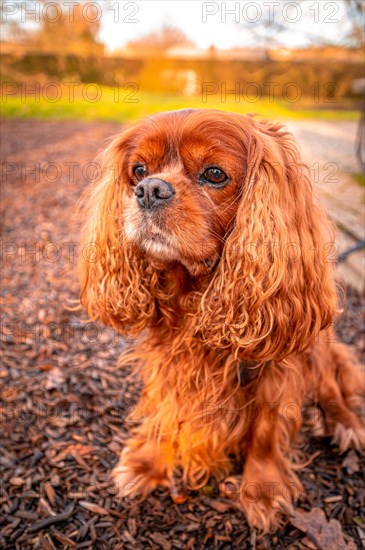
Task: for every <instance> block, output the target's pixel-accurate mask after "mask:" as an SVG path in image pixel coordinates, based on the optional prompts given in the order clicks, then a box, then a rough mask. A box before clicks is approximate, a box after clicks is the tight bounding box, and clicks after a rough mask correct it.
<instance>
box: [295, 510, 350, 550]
mask: <svg viewBox="0 0 365 550" xmlns="http://www.w3.org/2000/svg"><path fill="white" fill-rule="evenodd" d="M290 523H291V524H292V525H294V527H296V528H297V529H300V530H301V531H303V533H306V534H307V537H308V538H309V540H310V541H311V542H312V543H314V544H315V546H316V548H318V549H321V550H322V549H324V548H325V549H326V550H356V544H355V543H354V541H353V540H350V542H348V543H346V542H345V539H344V536H343V532H342V529H341V524H340V522H339V521H337V520H336V519H331V520H330V521H327V518H326V516H325V513H324V512H323V510H321V509H320V508H313V509H312V510H311V511H310V512H303V511H302V510H296V511H295V513H294V515H293V516H292V518H291V520H290Z"/></svg>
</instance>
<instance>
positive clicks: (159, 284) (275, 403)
mask: <svg viewBox="0 0 365 550" xmlns="http://www.w3.org/2000/svg"><path fill="white" fill-rule="evenodd" d="M102 162H103V175H102V177H101V178H100V181H99V183H98V184H97V185H94V186H93V188H91V189H89V191H88V193H87V198H86V211H87V214H86V215H87V219H86V223H85V226H84V230H83V243H84V244H88V245H90V243H93V247H94V255H93V257H92V258H90V255H88V258H83V259H82V260H81V284H82V292H81V302H82V304H83V305H84V306H85V307H86V309H87V310H88V313H89V315H90V317H91V318H92V319H94V320H100V321H102V322H103V323H105V324H106V325H109V326H111V327H113V328H114V329H116V330H117V331H119V332H121V333H122V334H124V335H127V336H128V337H129V338H130V337H131V336H133V337H137V339H136V341H135V343H134V344H133V345H132V346H131V347H130V348H128V349H127V351H126V352H125V353H124V356H123V361H124V362H127V363H128V364H131V363H133V364H135V365H137V366H138V368H139V372H140V373H141V375H142V379H143V382H144V389H143V393H142V396H141V400H140V402H139V405H138V412H139V413H140V417H141V423H140V424H139V425H138V427H137V428H136V429H135V430H134V433H133V434H132V436H131V437H130V439H129V440H128V442H127V445H126V447H125V448H124V450H123V452H122V454H121V457H120V460H119V463H118V464H117V466H116V467H115V469H114V471H113V479H114V480H115V482H116V483H117V484H118V487H119V491H120V494H121V495H123V496H126V495H128V494H131V493H132V492H133V493H134V494H135V492H136V491H137V492H138V493H139V494H141V496H142V497H144V496H146V495H147V494H148V493H149V492H150V491H152V490H153V489H154V488H156V487H157V486H158V485H167V486H169V487H170V489H171V491H172V496H173V497H174V498H175V501H176V502H178V501H179V500H181V499H182V497H181V494H180V492H181V489H179V490H178V491H177V489H176V488H177V486H179V487H182V486H183V487H185V488H188V489H197V488H200V487H202V486H204V485H205V484H207V482H208V480H209V477H210V476H215V478H217V480H218V481H220V482H221V485H220V486H221V489H222V491H223V489H224V487H226V488H227V484H225V480H227V476H229V475H230V473H231V472H232V470H233V466H234V464H235V463H236V465H237V464H242V467H243V472H242V475H241V476H239V478H238V477H237V478H233V477H232V476H230V477H228V480H231V481H232V479H237V480H239V483H238V484H236V485H235V489H234V490H233V491H232V490H230V491H228V490H227V493H226V494H229V495H230V496H233V497H234V500H235V503H236V505H238V506H239V507H240V508H241V509H242V510H243V511H244V512H245V514H246V516H247V519H248V522H249V524H250V525H251V526H252V527H255V528H257V529H259V530H260V531H262V532H268V531H270V530H273V529H275V528H277V527H278V526H279V524H280V522H281V520H282V519H283V518H284V516H285V515H287V514H288V513H290V511H291V509H292V503H293V501H294V500H295V499H296V498H297V497H298V496H299V495H300V494H301V491H302V486H301V483H300V481H299V479H298V477H297V476H296V474H295V471H296V470H298V468H299V467H300V459H299V458H298V457H300V444H299V443H298V431H299V429H300V427H301V426H302V425H303V423H305V421H306V422H307V425H310V426H311V428H312V430H313V433H314V434H315V435H324V436H330V437H331V438H332V441H333V442H334V443H335V444H336V445H337V446H338V447H339V449H340V451H341V452H342V451H345V450H346V449H348V448H349V447H355V448H356V449H358V450H361V449H362V448H363V447H364V445H365V431H364V424H363V403H364V400H363V398H364V392H365V383H364V372H363V370H362V368H361V366H360V365H359V364H358V363H357V361H356V359H355V358H354V356H353V355H352V353H351V351H350V350H349V349H348V348H347V347H346V346H345V345H343V344H341V343H338V342H336V341H335V338H334V333H333V330H332V329H331V327H332V322H333V319H334V316H335V313H336V310H337V292H336V281H335V276H334V263H333V257H334V254H333V251H334V249H335V248H334V243H333V241H334V237H333V228H332V225H331V223H330V222H329V220H328V219H327V217H326V215H325V213H324V212H323V210H322V209H321V207H320V205H319V203H318V200H317V198H316V196H315V193H314V190H313V188H312V185H311V182H310V178H309V175H308V169H307V168H306V166H305V165H303V163H302V161H301V158H300V155H299V153H298V150H297V148H296V145H295V142H294V140H293V138H292V136H291V134H289V133H288V132H287V131H285V129H283V128H282V127H281V126H280V125H279V124H274V123H271V122H268V121H258V120H256V119H255V118H253V117H251V116H243V115H238V114H235V113H229V112H220V111H216V110H210V109H204V110H200V109H185V110H181V111H172V112H166V113H159V114H157V115H154V116H152V117H148V118H147V119H145V120H142V121H141V122H139V123H138V124H135V125H133V126H131V127H128V128H127V129H126V130H123V132H122V133H121V134H120V135H118V136H117V137H116V138H115V139H114V141H112V143H111V144H110V146H109V147H108V148H107V149H106V150H105V151H104V152H103V153H102ZM299 441H300V438H299ZM302 459H303V457H302ZM177 479H179V485H177V482H176V480H177ZM177 493H179V494H177ZM223 494H224V491H223Z"/></svg>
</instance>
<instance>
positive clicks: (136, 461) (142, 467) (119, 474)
mask: <svg viewBox="0 0 365 550" xmlns="http://www.w3.org/2000/svg"><path fill="white" fill-rule="evenodd" d="M111 478H112V480H113V482H114V484H115V488H116V492H117V494H118V496H120V497H130V498H135V497H137V496H140V497H141V499H143V498H145V497H146V496H147V495H148V494H149V493H151V492H152V491H153V490H154V489H156V487H157V486H158V485H162V486H163V485H165V486H168V485H169V483H168V477H167V472H166V469H165V468H164V467H163V466H161V465H160V466H159V467H157V466H156V463H154V462H153V461H152V460H151V458H150V456H148V454H147V455H146V454H145V453H144V452H143V451H142V449H141V448H140V449H130V448H129V447H125V449H124V450H123V451H122V453H121V455H120V459H119V462H118V463H117V465H116V466H115V468H114V469H113V471H112V473H111Z"/></svg>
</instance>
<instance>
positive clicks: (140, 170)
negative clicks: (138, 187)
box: [133, 164, 147, 181]
mask: <svg viewBox="0 0 365 550" xmlns="http://www.w3.org/2000/svg"><path fill="white" fill-rule="evenodd" d="M133 175H134V177H135V178H136V180H137V181H141V180H143V179H144V178H145V177H146V176H147V168H146V167H145V165H144V164H137V166H135V167H134V168H133Z"/></svg>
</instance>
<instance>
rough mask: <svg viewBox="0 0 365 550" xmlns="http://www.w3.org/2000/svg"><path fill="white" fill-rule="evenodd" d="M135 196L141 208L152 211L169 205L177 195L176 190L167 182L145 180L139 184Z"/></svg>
mask: <svg viewBox="0 0 365 550" xmlns="http://www.w3.org/2000/svg"><path fill="white" fill-rule="evenodd" d="M134 194H135V195H136V197H137V201H138V204H139V206H140V207H141V208H147V209H151V210H152V209H153V208H160V207H161V206H165V205H166V204H167V203H169V202H170V201H171V199H172V198H173V196H174V195H175V189H174V188H173V187H172V186H171V185H170V184H169V183H168V182H167V181H164V180H159V179H157V178H145V179H144V180H142V181H140V182H139V184H138V185H137V187H136V189H135V191H134Z"/></svg>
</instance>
